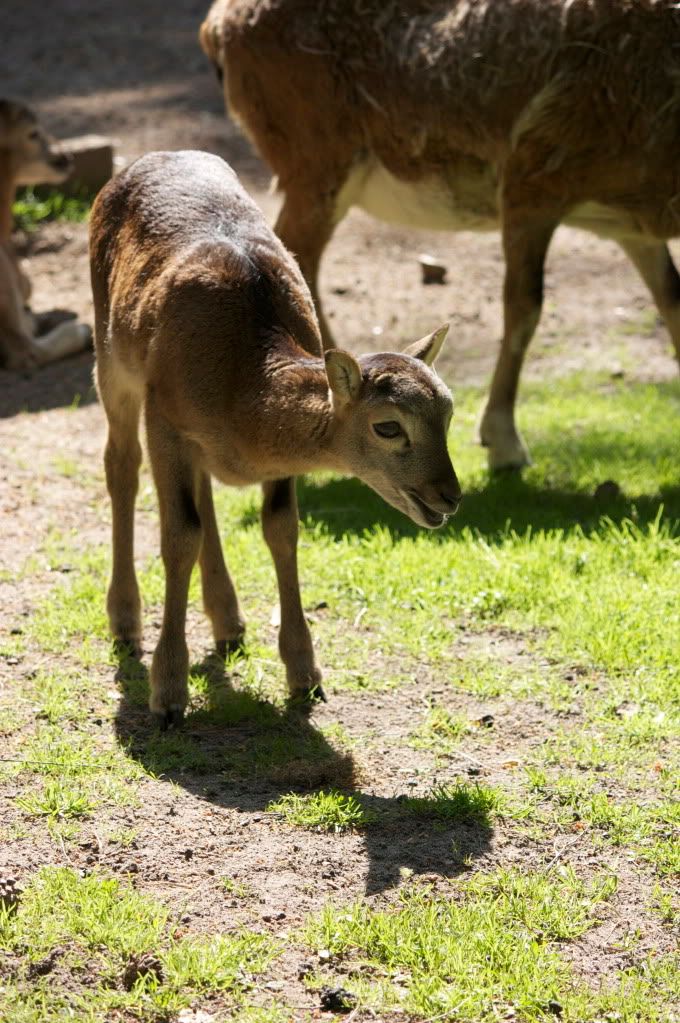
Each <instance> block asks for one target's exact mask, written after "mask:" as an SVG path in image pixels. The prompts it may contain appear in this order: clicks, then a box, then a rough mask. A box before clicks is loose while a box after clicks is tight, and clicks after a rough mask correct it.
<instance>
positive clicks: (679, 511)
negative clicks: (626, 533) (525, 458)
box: [244, 472, 680, 543]
mask: <svg viewBox="0 0 680 1023" xmlns="http://www.w3.org/2000/svg"><path fill="white" fill-rule="evenodd" d="M298 502H299V506H300V515H301V517H302V519H303V520H304V521H305V522H306V523H307V525H309V526H310V527H314V525H315V524H318V523H321V524H322V526H323V529H324V530H325V531H326V532H327V533H328V534H329V535H330V536H332V537H334V538H336V539H341V538H342V537H344V536H347V535H349V534H361V533H363V532H364V531H366V530H371V529H374V528H375V527H376V526H383V527H385V528H387V529H389V530H390V532H391V533H392V534H393V536H394V537H395V539H398V538H400V537H415V536H418V535H419V534H420V535H422V534H423V530H422V528H421V527H419V526H417V525H415V524H414V523H412V522H411V521H410V519H408V518H406V516H405V515H402V514H401V513H400V512H398V511H396V510H395V509H393V508H391V507H389V506H388V505H387V504H385V502H384V501H383V500H382V499H381V498H380V497H378V496H377V495H376V494H374V493H373V492H372V491H371V490H369V488H368V487H366V486H364V485H363V484H362V483H360V482H359V481H358V480H356V479H333V480H330V481H328V482H323V483H320V482H318V481H315V480H314V478H311V477H310V478H306V479H300V480H298ZM660 503H662V504H663V506H664V512H665V515H667V516H668V517H669V518H671V519H680V486H677V487H669V488H666V489H663V490H662V491H661V492H660V493H659V494H655V495H653V496H652V495H646V494H636V495H629V494H620V495H619V496H606V495H605V496H602V497H599V496H597V497H596V496H595V495H594V494H587V493H584V492H583V491H577V490H573V489H572V490H569V489H566V488H565V489H561V488H559V487H555V488H551V487H546V486H545V484H543V483H541V484H536V483H532V482H531V481H528V480H526V479H525V478H524V477H523V476H522V474H521V473H511V472H508V473H501V474H499V475H496V476H491V477H489V478H488V479H487V480H486V481H485V483H484V485H483V486H481V487H479V488H478V489H474V490H470V491H466V492H465V493H464V495H463V501H462V504H461V507H460V509H459V511H458V512H457V514H456V515H455V516H454V517H453V518H451V519H449V521H448V522H447V523H446V525H445V526H444V527H442V528H441V529H438V530H436V531H432V532H431V533H429V534H428V539H429V540H431V541H432V542H434V543H445V542H446V541H447V540H449V539H451V537H452V536H456V535H457V534H460V533H461V532H462V531H463V530H465V529H472V530H474V531H475V532H478V533H480V534H481V535H483V536H485V537H487V538H488V539H491V540H493V539H494V538H497V537H500V536H501V535H502V534H503V533H504V531H505V530H506V529H512V530H514V531H515V532H517V533H520V534H521V533H524V532H526V530H527V529H532V530H540V529H564V530H567V531H569V530H572V529H573V528H575V527H577V526H578V527H580V528H581V529H583V530H584V532H586V533H588V532H593V531H595V530H597V528H598V527H599V524H600V522H601V520H602V518H603V517H606V518H608V519H611V520H612V521H613V522H615V523H620V522H622V521H623V520H624V519H630V518H631V517H632V518H633V519H634V521H636V522H637V523H638V524H639V525H640V526H644V525H645V524H646V523H649V522H653V521H654V520H655V519H656V518H657V516H658V514H659V504H660ZM244 523H245V518H244Z"/></svg>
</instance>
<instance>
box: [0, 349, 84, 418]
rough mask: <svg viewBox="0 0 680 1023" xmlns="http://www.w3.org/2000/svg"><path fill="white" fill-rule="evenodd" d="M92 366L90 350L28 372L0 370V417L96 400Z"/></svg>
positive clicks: (79, 404)
mask: <svg viewBox="0 0 680 1023" xmlns="http://www.w3.org/2000/svg"><path fill="white" fill-rule="evenodd" d="M93 367H94V356H93V354H92V352H83V353H82V355H76V356H74V357H73V358H71V359H62V360H61V361H60V362H53V363H52V364H51V365H49V366H44V367H42V369H37V370H34V371H32V372H31V373H9V372H5V371H2V370H0V419H8V418H9V417H11V416H16V415H18V414H19V413H20V412H44V411H45V410H46V409H51V408H63V407H69V406H74V407H75V406H81V405H90V404H91V403H92V402H93V401H96V400H97V394H96V392H95V389H94V383H93V379H92V370H93Z"/></svg>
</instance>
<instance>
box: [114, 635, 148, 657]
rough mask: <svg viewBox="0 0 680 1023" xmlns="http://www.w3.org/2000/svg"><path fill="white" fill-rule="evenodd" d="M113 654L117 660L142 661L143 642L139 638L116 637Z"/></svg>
mask: <svg viewBox="0 0 680 1023" xmlns="http://www.w3.org/2000/svg"><path fill="white" fill-rule="evenodd" d="M113 656H114V657H115V658H116V660H117V661H128V660H133V661H141V659H142V644H141V643H140V641H139V640H138V639H114V641H113Z"/></svg>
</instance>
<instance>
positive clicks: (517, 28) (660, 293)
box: [200, 0, 680, 469]
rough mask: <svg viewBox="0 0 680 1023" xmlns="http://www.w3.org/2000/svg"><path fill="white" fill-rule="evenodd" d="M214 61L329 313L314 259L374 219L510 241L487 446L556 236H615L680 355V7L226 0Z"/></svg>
mask: <svg viewBox="0 0 680 1023" xmlns="http://www.w3.org/2000/svg"><path fill="white" fill-rule="evenodd" d="M200 39H201V44H202V46H203V49H204V50H205V52H206V53H207V55H208V56H209V58H210V59H211V61H212V62H213V64H214V65H215V67H216V69H217V70H218V73H219V74H220V76H222V77H223V79H224V93H225V99H226V102H227V104H228V106H229V109H230V111H231V113H232V115H233V116H234V117H235V118H236V119H237V121H239V122H240V124H241V125H242V127H243V129H244V130H245V132H246V133H247V134H248V135H249V137H250V138H251V140H252V142H253V143H254V145H255V146H256V148H257V150H258V151H259V153H260V154H261V156H262V157H263V158H264V159H265V160H266V161H267V163H268V164H269V165H270V166H271V168H272V169H273V171H274V173H275V175H276V176H277V178H278V185H279V188H280V190H281V192H282V193H283V206H282V208H281V212H280V214H279V218H278V221H277V223H276V228H275V229H276V232H277V234H278V235H279V237H280V238H281V239H282V241H283V242H284V244H285V245H286V246H287V247H288V248H289V249H290V250H291V251H292V252H293V253H295V255H296V256H297V258H298V260H299V262H300V266H301V268H302V271H303V273H304V275H305V278H306V280H307V282H308V284H309V286H310V289H311V292H312V295H313V296H314V299H315V302H316V306H317V312H318V314H319V319H320V323H321V330H322V333H323V338H324V344H325V346H326V347H330V346H332V344H333V339H332V337H331V334H330V331H329V329H328V326H327V324H326V322H325V320H324V317H323V312H322V310H321V306H320V303H319V295H318V288H317V274H318V269H319V262H320V259H321V256H322V253H323V250H324V247H325V246H326V244H327V243H328V241H329V239H330V237H331V235H332V233H333V230H334V228H335V226H336V225H337V223H338V222H339V221H340V220H341V219H342V217H343V216H344V215H345V213H346V212H347V210H348V209H349V208H350V207H351V206H353V205H356V206H360V207H362V208H363V209H365V210H367V211H368V212H370V213H372V214H374V215H376V216H378V217H381V218H383V219H386V220H391V221H397V222H401V223H405V224H408V225H412V226H419V227H428V228H442V229H451V230H479V231H486V230H492V229H495V228H497V227H500V229H501V231H502V239H503V248H504V254H505V263H506V273H505V283H504V292H503V303H504V332H503V338H502V341H501V347H500V353H499V356H498V360H497V364H496V368H495V371H494V374H493V379H492V382H491V389H490V394H489V398H488V401H487V403H486V407H485V409H484V412H483V415H482V417H481V421H480V439H481V442H482V444H484V445H486V446H487V447H488V449H489V463H490V466H491V468H493V469H499V468H504V467H521V466H523V465H526V464H527V463H528V462H529V460H530V459H529V453H528V450H527V448H526V445H525V444H524V441H523V440H522V438H521V436H520V434H519V432H518V430H517V427H516V425H515V417H514V409H515V402H516V396H517V389H518V384H519V377H520V371H521V367H522V363H523V360H524V356H525V352H526V349H527V346H528V344H529V341H530V340H531V337H532V335H533V333H534V330H535V328H536V325H537V323H538V320H539V316H540V312H541V304H542V296H543V267H544V261H545V257H546V253H547V250H548V246H549V244H550V240H551V238H552V235H553V233H554V231H555V229H556V228H557V226H558V225H559V224H560V223H566V224H571V225H574V226H577V227H581V228H585V229H586V230H589V231H593V232H595V233H596V234H598V235H600V236H602V237H605V238H612V239H615V240H616V241H617V242H618V243H619V245H620V246H621V248H622V249H623V251H624V252H625V253H626V254H627V255H628V257H629V258H630V260H631V261H632V263H633V264H634V266H635V267H636V268H637V270H638V272H639V273H640V275H641V277H642V279H643V280H644V281H645V283H646V284H647V286H648V288H649V290H650V292H651V294H652V296H653V298H654V300H655V302H656V304H657V306H658V309H659V311H660V313H661V315H662V316H663V318H664V320H665V322H666V324H667V326H668V330H669V332H670V335H671V339H672V342H673V346H674V348H675V352H676V355H677V356H678V358H680V278H679V277H678V273H677V271H676V269H675V266H674V265H673V261H672V259H671V256H670V253H669V251H668V247H667V244H666V242H667V240H668V239H669V238H673V237H677V236H678V235H679V234H680V219H679V216H678V210H679V209H680V171H679V170H678V155H677V154H678V150H679V148H680V72H679V70H678V53H679V52H680V16H679V15H678V5H677V2H676V0H503V2H502V3H500V2H497V0H408V2H405V3H400V4H394V3H385V2H383V0H321V2H317V0H216V2H215V3H214V4H213V6H212V7H211V9H210V11H209V13H208V15H207V18H206V20H205V21H204V23H203V25H202V26H201V30H200Z"/></svg>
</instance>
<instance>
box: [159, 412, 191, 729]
mask: <svg viewBox="0 0 680 1023" xmlns="http://www.w3.org/2000/svg"><path fill="white" fill-rule="evenodd" d="M146 425H147V436H148V442H149V457H150V459H151V467H152V469H153V475H154V480H155V483H156V490H157V491H158V505H159V510H160V520H161V556H162V558H163V564H164V567H165V606H164V609H163V624H162V626H161V634H160V638H159V640H158V646H157V647H156V649H155V651H154V655H153V660H152V662H151V693H150V697H149V707H150V709H151V712H152V714H153V715H154V717H155V718H156V720H157V721H158V723H159V725H160V726H161V728H167V727H168V726H170V725H179V724H181V723H182V719H183V717H184V710H185V708H186V705H187V701H188V675H189V650H188V647H187V642H186V635H185V632H186V613H187V600H188V597H189V582H190V579H191V570H192V569H193V567H194V565H195V564H196V560H197V558H198V555H199V552H200V549H201V538H202V529H201V519H200V516H199V512H198V505H199V502H200V493H199V491H200V477H201V473H200V470H199V468H198V465H197V452H196V451H195V449H194V448H193V445H192V444H191V443H190V442H189V441H186V440H185V439H184V438H183V437H181V436H180V434H178V433H177V431H176V430H175V429H174V428H173V427H172V426H171V425H170V424H169V423H168V422H167V421H166V420H165V419H164V418H163V417H162V416H161V415H160V414H159V413H158V411H157V409H156V408H155V407H154V401H153V396H152V395H149V396H148V397H147V402H146Z"/></svg>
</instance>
